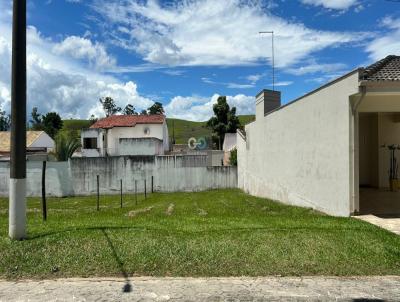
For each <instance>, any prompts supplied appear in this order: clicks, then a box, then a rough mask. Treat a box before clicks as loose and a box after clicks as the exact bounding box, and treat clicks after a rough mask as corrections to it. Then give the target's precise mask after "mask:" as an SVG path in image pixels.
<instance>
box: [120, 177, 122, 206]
mask: <svg viewBox="0 0 400 302" xmlns="http://www.w3.org/2000/svg"><path fill="white" fill-rule="evenodd" d="M120 185H121V195H120V197H121V209H122V179H121V180H120Z"/></svg>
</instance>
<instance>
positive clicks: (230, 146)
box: [222, 133, 237, 166]
mask: <svg viewBox="0 0 400 302" xmlns="http://www.w3.org/2000/svg"><path fill="white" fill-rule="evenodd" d="M236 142H237V138H236V133H225V137H224V144H223V145H222V150H224V166H229V165H230V158H231V152H232V151H233V150H235V149H236Z"/></svg>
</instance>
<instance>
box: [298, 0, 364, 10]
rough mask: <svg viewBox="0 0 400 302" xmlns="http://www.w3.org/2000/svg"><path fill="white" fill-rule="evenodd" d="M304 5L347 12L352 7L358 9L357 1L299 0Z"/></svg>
mask: <svg viewBox="0 0 400 302" xmlns="http://www.w3.org/2000/svg"><path fill="white" fill-rule="evenodd" d="M300 1H301V2H302V3H304V4H308V5H313V6H322V7H324V8H328V9H337V10H347V9H349V8H350V7H352V6H357V7H359V1H358V0H300Z"/></svg>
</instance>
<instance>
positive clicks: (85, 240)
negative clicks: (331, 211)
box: [0, 190, 400, 279]
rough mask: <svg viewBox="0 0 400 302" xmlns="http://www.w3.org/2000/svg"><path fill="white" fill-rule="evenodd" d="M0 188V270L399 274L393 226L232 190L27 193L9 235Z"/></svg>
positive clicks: (27, 274) (34, 274)
mask: <svg viewBox="0 0 400 302" xmlns="http://www.w3.org/2000/svg"><path fill="white" fill-rule="evenodd" d="M7 208H8V201H7V199H5V198H2V199H1V198H0V255H1V257H0V278H9V279H20V278H56V277H77V276H80V277H88V276H117V275H121V274H122V275H146V276H148V275H151V276H243V275H247V276H265V275H399V274H400V236H396V235H394V234H391V233H389V232H387V231H385V230H382V229H380V228H377V227H375V226H373V225H370V224H368V223H365V222H362V221H358V220H356V219H351V218H336V217H330V216H327V215H322V214H320V213H317V212H315V211H312V210H310V209H305V208H298V207H291V206H286V205H283V204H280V203H276V202H272V201H269V200H266V199H262V198H256V197H252V196H249V195H247V194H244V193H243V192H241V191H239V190H218V191H208V192H199V193H171V194H160V193H155V194H152V195H150V196H149V197H148V198H147V200H144V197H143V196H140V198H139V202H138V205H137V206H136V205H135V202H134V198H133V196H128V195H125V196H124V207H123V208H122V209H121V208H120V207H119V196H104V197H102V198H101V210H100V211H99V212H97V211H96V198H95V197H75V198H49V199H48V208H49V210H48V221H47V222H46V223H44V222H42V218H41V209H40V199H39V198H29V200H28V234H29V238H28V239H27V240H24V241H20V242H13V241H11V240H9V239H8V237H7V230H8V213H7Z"/></svg>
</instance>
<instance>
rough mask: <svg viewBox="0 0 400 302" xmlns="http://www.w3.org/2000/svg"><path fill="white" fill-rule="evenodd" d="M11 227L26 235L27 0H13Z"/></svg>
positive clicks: (11, 233)
mask: <svg viewBox="0 0 400 302" xmlns="http://www.w3.org/2000/svg"><path fill="white" fill-rule="evenodd" d="M10 151H11V160H10V197H9V198H10V202H9V230H8V234H9V236H10V238H11V239H16V240H21V239H24V238H25V237H26V0H14V2H13V33H12V76H11V150H10Z"/></svg>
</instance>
